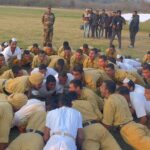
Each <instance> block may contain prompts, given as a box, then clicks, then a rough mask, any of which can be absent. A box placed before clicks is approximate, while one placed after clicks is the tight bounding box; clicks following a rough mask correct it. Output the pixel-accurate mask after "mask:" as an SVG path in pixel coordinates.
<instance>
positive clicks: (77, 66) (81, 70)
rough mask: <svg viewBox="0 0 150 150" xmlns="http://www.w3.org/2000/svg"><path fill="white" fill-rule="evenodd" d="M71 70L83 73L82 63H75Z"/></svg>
mask: <svg viewBox="0 0 150 150" xmlns="http://www.w3.org/2000/svg"><path fill="white" fill-rule="evenodd" d="M72 71H75V72H79V73H83V72H84V71H83V65H82V64H77V65H75V66H74V67H73V70H72Z"/></svg>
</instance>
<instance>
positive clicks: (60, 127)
mask: <svg viewBox="0 0 150 150" xmlns="http://www.w3.org/2000/svg"><path fill="white" fill-rule="evenodd" d="M71 100H72V99H71V98H70V96H68V95H66V94H63V95H61V96H60V97H59V102H58V104H59V108H58V109H54V110H52V111H49V112H48V114H47V117H46V127H45V132H44V140H45V142H47V143H46V145H45V147H44V149H43V150H77V146H78V148H81V145H82V141H83V130H82V116H81V114H80V112H79V111H77V110H75V109H73V108H71V106H72V102H71ZM76 143H77V145H76Z"/></svg>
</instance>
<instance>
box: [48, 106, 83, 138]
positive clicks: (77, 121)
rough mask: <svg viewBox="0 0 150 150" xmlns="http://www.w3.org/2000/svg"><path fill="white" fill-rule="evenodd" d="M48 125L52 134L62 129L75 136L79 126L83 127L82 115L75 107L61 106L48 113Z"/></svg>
mask: <svg viewBox="0 0 150 150" xmlns="http://www.w3.org/2000/svg"><path fill="white" fill-rule="evenodd" d="M46 126H47V127H49V128H50V129H51V134H52V133H55V132H58V131H61V132H65V133H69V134H71V135H72V136H73V137H74V138H75V137H76V135H77V130H78V128H82V117H81V114H80V112H78V111H76V110H75V109H73V108H68V107H61V108H58V109H55V110H52V111H50V112H49V113H48V115H47V120H46Z"/></svg>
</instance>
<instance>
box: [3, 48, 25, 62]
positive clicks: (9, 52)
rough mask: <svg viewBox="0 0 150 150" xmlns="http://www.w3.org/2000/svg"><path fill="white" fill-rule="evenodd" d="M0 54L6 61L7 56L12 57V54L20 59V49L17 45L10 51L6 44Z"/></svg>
mask: <svg viewBox="0 0 150 150" xmlns="http://www.w3.org/2000/svg"><path fill="white" fill-rule="evenodd" d="M2 54H3V55H4V57H5V61H6V62H7V61H8V59H9V58H11V57H14V56H16V57H17V59H18V60H21V56H22V51H21V50H20V48H19V47H16V49H15V52H14V53H12V52H11V49H10V46H8V47H6V48H5V49H4V51H3V52H2Z"/></svg>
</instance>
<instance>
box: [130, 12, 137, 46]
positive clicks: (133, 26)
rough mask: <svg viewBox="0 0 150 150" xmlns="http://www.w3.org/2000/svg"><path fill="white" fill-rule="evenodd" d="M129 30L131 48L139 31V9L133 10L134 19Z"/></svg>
mask: <svg viewBox="0 0 150 150" xmlns="http://www.w3.org/2000/svg"><path fill="white" fill-rule="evenodd" d="M129 31H130V45H129V48H134V43H135V37H136V34H137V33H138V31H139V15H138V14H137V11H134V12H133V16H132V20H131V22H130V25H129Z"/></svg>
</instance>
